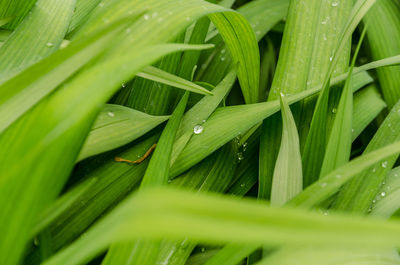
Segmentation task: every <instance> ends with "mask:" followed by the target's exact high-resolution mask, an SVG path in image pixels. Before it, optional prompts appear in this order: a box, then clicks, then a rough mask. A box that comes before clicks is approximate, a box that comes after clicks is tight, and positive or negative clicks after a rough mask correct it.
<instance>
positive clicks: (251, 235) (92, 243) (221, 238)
mask: <svg viewBox="0 0 400 265" xmlns="http://www.w3.org/2000/svg"><path fill="white" fill-rule="evenodd" d="M282 220H285V221H284V222H282ZM177 223H179V224H180V225H179V226H176V224H177ZM238 229H240V231H242V232H241V233H235V232H234V231H237V230H238ZM399 230H400V229H399V225H398V221H394V220H387V221H384V220H381V219H372V220H369V219H366V218H362V217H357V216H344V215H339V214H332V215H330V216H323V215H321V214H317V213H312V212H310V211H305V210H300V209H291V208H274V207H268V206H267V205H265V204H263V203H259V202H255V201H254V200H249V199H242V200H234V199H232V198H231V197H229V198H224V197H222V196H221V195H211V194H207V195H202V194H201V193H197V194H193V193H190V192H183V191H177V190H175V191H170V190H168V189H156V190H152V191H147V192H142V193H139V194H137V195H136V196H131V197H130V198H129V199H127V200H126V201H125V202H124V203H123V204H122V205H120V206H119V207H118V208H117V209H116V210H114V211H113V212H112V214H110V215H109V216H107V218H105V219H103V220H102V221H101V222H99V223H98V224H96V225H95V226H94V227H93V228H92V229H91V230H90V231H88V232H87V234H86V236H85V237H82V238H80V239H79V240H77V241H76V242H74V243H73V244H72V245H70V246H69V247H68V248H66V249H65V250H63V251H61V252H59V253H57V254H56V255H55V256H54V257H52V258H51V259H50V260H49V261H47V262H45V263H44V265H62V264H77V263H83V262H85V261H88V260H89V259H90V258H91V257H93V256H94V255H96V254H97V253H99V252H100V251H102V250H104V249H105V248H106V247H107V245H108V244H110V243H111V242H113V241H118V240H119V241H123V240H128V239H132V238H140V237H146V238H152V239H157V238H162V237H164V238H165V237H167V238H183V237H185V236H188V237H189V238H193V239H198V240H200V241H203V240H204V241H207V242H236V243H237V242H239V241H240V242H246V243H254V244H261V243H264V244H268V245H270V246H274V245H289V246H290V245H296V244H320V245H325V246H338V245H340V246H353V247H355V246H359V247H360V248H364V249H365V248H368V247H369V248H374V247H375V248H379V247H382V248H385V247H391V246H398V245H400V241H399V239H398V237H397V234H398V233H399ZM360 234H362V235H363V236H362V237H360V236H359V235H360Z"/></svg>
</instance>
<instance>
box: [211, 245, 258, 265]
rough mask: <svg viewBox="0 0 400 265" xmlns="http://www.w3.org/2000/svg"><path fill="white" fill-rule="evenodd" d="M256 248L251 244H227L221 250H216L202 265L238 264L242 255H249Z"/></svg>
mask: <svg viewBox="0 0 400 265" xmlns="http://www.w3.org/2000/svg"><path fill="white" fill-rule="evenodd" d="M255 249H256V247H255V246H252V245H246V246H242V245H235V244H231V245H227V246H226V247H224V248H223V249H222V250H221V251H218V252H217V254H215V255H214V256H213V257H212V258H211V259H209V260H208V261H207V262H206V263H204V265H231V264H238V263H239V262H240V261H241V260H242V259H243V257H245V256H248V255H250V254H251V253H252V252H253V251H254V250H255Z"/></svg>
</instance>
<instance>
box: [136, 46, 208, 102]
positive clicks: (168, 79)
mask: <svg viewBox="0 0 400 265" xmlns="http://www.w3.org/2000/svg"><path fill="white" fill-rule="evenodd" d="M208 47H210V48H213V47H214V46H213V45H210V46H208ZM136 75H137V76H140V77H142V78H146V79H149V80H153V81H155V82H159V83H163V84H166V85H169V86H174V87H177V88H181V89H185V90H187V91H191V92H195V93H199V94H202V95H212V94H213V93H212V92H210V91H208V90H207V89H205V88H204V87H201V86H199V85H196V84H195V83H192V82H190V81H188V80H185V79H183V78H180V77H178V76H175V75H173V74H170V73H168V72H165V71H163V70H160V69H157V68H155V67H152V66H148V67H146V68H144V69H143V70H142V71H141V72H139V73H137V74H136Z"/></svg>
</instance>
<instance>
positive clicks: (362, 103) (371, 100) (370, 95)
mask: <svg viewBox="0 0 400 265" xmlns="http://www.w3.org/2000/svg"><path fill="white" fill-rule="evenodd" d="M385 107H386V103H385V102H384V101H383V100H382V98H381V95H380V94H379V92H378V90H377V88H376V87H375V85H370V86H368V87H366V88H365V89H363V90H361V91H359V92H358V93H356V94H355V95H354V107H353V119H352V121H353V128H352V131H351V132H352V134H351V138H352V140H353V141H354V140H355V139H356V138H357V137H358V136H359V135H360V133H361V132H362V131H363V130H364V129H365V128H366V127H367V126H368V124H370V123H371V122H372V121H373V120H374V119H375V118H376V116H378V114H379V113H380V112H381V111H382V110H383V109H384V108H385Z"/></svg>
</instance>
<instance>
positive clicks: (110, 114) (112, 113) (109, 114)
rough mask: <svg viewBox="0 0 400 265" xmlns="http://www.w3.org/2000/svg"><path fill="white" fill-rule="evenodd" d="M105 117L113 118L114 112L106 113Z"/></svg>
mask: <svg viewBox="0 0 400 265" xmlns="http://www.w3.org/2000/svg"><path fill="white" fill-rule="evenodd" d="M107 115H108V116H110V117H114V116H115V114H114V112H111V111H109V112H108V113H107Z"/></svg>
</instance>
